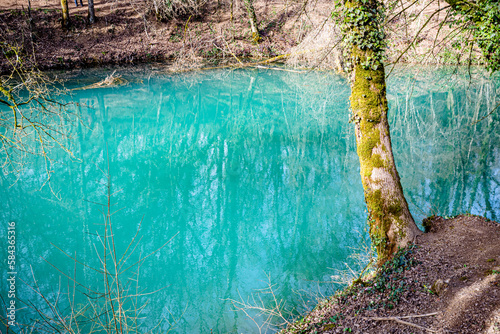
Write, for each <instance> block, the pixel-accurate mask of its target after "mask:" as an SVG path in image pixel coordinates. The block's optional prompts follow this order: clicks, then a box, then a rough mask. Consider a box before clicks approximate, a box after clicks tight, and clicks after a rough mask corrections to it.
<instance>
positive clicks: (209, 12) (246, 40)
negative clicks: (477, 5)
mask: <svg viewBox="0 0 500 334" xmlns="http://www.w3.org/2000/svg"><path fill="white" fill-rule="evenodd" d="M28 1H31V2H30V4H31V7H30V8H31V10H29V11H28ZM79 1H81V0H79ZM147 1H148V0H127V1H117V0H95V1H94V3H95V13H96V20H97V21H96V23H95V24H93V25H90V24H88V22H87V6H86V4H87V3H86V1H84V6H83V7H82V6H78V7H76V6H75V3H74V0H70V1H68V3H69V15H70V22H71V24H70V28H69V29H68V30H63V29H62V28H61V9H60V3H59V1H55V0H0V35H1V36H0V42H1V43H5V44H7V45H10V46H13V47H16V48H17V49H18V50H21V51H22V53H23V54H24V55H27V57H26V58H29V59H31V61H33V62H35V61H36V64H37V65H38V68H40V69H42V70H47V69H56V68H57V69H73V68H82V67H98V66H110V65H115V64H119V65H126V64H138V63H145V62H148V63H149V62H160V63H166V64H168V65H169V66H170V69H171V70H172V71H182V70H193V69H199V68H202V67H213V66H221V65H227V64H236V65H239V64H242V63H245V64H248V63H253V64H256V63H258V62H263V61H266V60H269V59H272V60H280V61H285V60H286V62H287V65H291V66H305V67H319V68H326V69H332V68H333V69H337V70H338V69H339V68H340V67H341V66H342V59H341V58H342V56H341V55H342V51H341V49H340V48H339V45H340V44H339V43H338V42H339V32H338V28H336V27H335V25H334V24H333V22H332V20H331V19H329V18H330V13H331V12H332V9H333V7H334V4H333V2H332V1H329V0H316V1H302V0H300V1H299V0H254V6H255V11H256V13H257V18H258V21H259V30H260V33H261V36H262V40H261V42H260V43H259V44H254V43H253V42H252V38H251V31H250V28H249V24H248V20H247V16H246V12H245V10H244V8H243V5H242V2H241V1H234V2H233V4H234V5H233V6H231V5H230V4H231V1H228V0H218V1H207V5H206V6H205V8H204V13H205V14H203V15H199V16H197V17H194V16H193V17H180V18H177V19H172V20H170V21H168V22H165V21H158V20H156V19H155V15H154V12H153V11H152V10H151V8H149V7H151V5H149V7H148V5H147ZM397 6H401V8H399V7H397ZM397 6H396V7H394V8H393V9H392V11H393V12H398V11H400V12H401V10H402V9H403V8H404V11H403V12H404V15H403V14H401V15H395V16H394V17H393V18H389V19H388V24H387V26H386V32H387V35H388V45H387V46H388V48H387V57H388V58H387V60H388V61H389V62H390V61H396V60H397V61H398V62H406V63H418V64H468V63H469V59H471V60H472V62H473V63H476V62H477V59H478V58H477V55H478V52H477V50H476V49H474V48H473V49H471V50H469V49H468V47H467V43H466V42H464V40H466V38H464V36H461V35H460V34H457V32H456V29H454V28H453V29H451V28H449V27H448V24H447V20H448V15H447V14H446V12H445V11H443V8H442V6H443V4H442V2H439V1H436V0H423V1H418V2H414V1H409V0H404V1H400V2H397ZM5 44H4V45H5ZM276 56H279V57H278V58H275V57H276ZM10 70H11V66H10V65H9V63H8V61H7V58H5V57H4V55H2V56H0V73H9V71H10Z"/></svg>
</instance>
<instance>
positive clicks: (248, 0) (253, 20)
mask: <svg viewBox="0 0 500 334" xmlns="http://www.w3.org/2000/svg"><path fill="white" fill-rule="evenodd" d="M243 2H244V3H245V8H246V10H247V14H248V21H249V22H250V29H251V30H252V40H253V41H254V42H255V43H259V42H260V33H259V29H258V28H257V27H258V24H257V16H256V15H255V9H254V7H253V0H243Z"/></svg>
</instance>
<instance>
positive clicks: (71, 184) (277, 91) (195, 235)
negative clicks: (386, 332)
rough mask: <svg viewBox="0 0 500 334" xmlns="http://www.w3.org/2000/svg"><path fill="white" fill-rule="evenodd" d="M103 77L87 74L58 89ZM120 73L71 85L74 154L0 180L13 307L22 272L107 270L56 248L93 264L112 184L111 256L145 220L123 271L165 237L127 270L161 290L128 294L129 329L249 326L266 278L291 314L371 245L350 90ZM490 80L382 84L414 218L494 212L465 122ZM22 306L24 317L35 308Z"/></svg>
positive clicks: (29, 278) (59, 278)
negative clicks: (110, 81) (248, 305)
mask: <svg viewBox="0 0 500 334" xmlns="http://www.w3.org/2000/svg"><path fill="white" fill-rule="evenodd" d="M107 74H109V73H107V72H105V73H99V72H93V71H86V72H83V73H81V74H80V75H79V76H76V77H75V78H74V79H73V80H72V81H71V82H69V83H68V86H69V87H70V88H76V87H82V86H85V85H86V84H88V83H90V82H95V81H98V80H100V79H102V78H104V77H105V76H106V75H107ZM124 77H125V78H126V79H127V80H128V81H129V83H128V84H127V85H124V86H121V87H113V88H101V89H86V90H75V91H74V94H73V96H71V100H73V101H75V102H77V103H79V106H76V107H74V110H75V111H77V112H79V113H80V114H81V119H82V122H81V123H78V122H77V123H75V124H74V125H72V127H71V130H70V134H71V136H72V141H71V149H72V152H73V154H74V157H73V158H70V157H69V156H68V155H67V154H66V153H63V152H59V151H54V152H53V153H52V154H51V157H52V159H53V161H52V164H51V170H53V173H52V174H51V179H50V183H48V184H45V182H46V180H47V172H46V168H45V164H44V160H43V159H41V158H32V161H30V163H29V164H27V165H26V167H25V169H24V170H23V172H22V173H21V175H19V180H17V182H15V178H14V175H9V176H2V179H1V182H2V187H1V190H0V199H1V203H0V219H1V221H2V226H6V223H7V222H9V221H16V223H17V233H18V244H17V247H18V268H17V269H18V277H19V280H18V297H19V299H21V300H24V301H28V300H30V301H32V302H33V303H34V304H39V305H43V304H44V303H43V300H42V299H41V298H40V297H39V296H37V294H36V293H35V292H34V291H33V290H32V289H30V288H28V287H27V286H26V285H25V283H22V282H21V281H20V280H23V281H24V282H26V283H28V284H30V285H32V286H33V276H34V277H35V278H36V279H37V283H38V285H39V288H40V291H42V292H43V293H44V294H45V295H46V296H49V298H56V296H57V293H58V291H59V290H60V289H61V290H62V291H66V290H65V289H67V288H68V286H70V287H71V284H69V285H68V282H70V283H71V281H68V279H67V278H66V277H65V276H64V275H61V272H62V273H65V274H67V275H68V276H70V277H75V276H76V278H77V281H78V282H83V283H84V284H85V285H86V286H89V287H92V288H95V289H96V290H98V289H99V288H101V287H102V275H98V274H96V273H95V272H94V271H92V270H90V269H89V268H85V267H82V266H80V265H76V270H75V263H74V261H72V260H71V259H69V258H68V257H67V256H65V255H64V254H63V253H62V252H61V250H62V251H64V252H66V253H67V254H72V255H73V256H74V255H75V254H76V257H77V258H78V259H79V261H81V262H82V263H85V264H87V265H88V266H92V267H98V266H99V258H98V257H96V256H95V249H97V250H100V249H101V248H100V247H101V246H100V241H99V237H98V235H102V234H103V229H104V226H103V221H104V220H103V216H102V211H104V212H106V207H105V206H102V205H100V204H99V203H103V204H105V203H106V202H107V193H108V190H109V191H110V192H111V193H113V196H112V197H111V204H112V207H111V211H113V212H115V211H116V213H114V214H113V216H112V218H111V221H112V224H113V234H114V236H115V242H116V244H115V247H116V250H117V253H119V254H121V253H122V252H124V251H125V250H126V249H127V246H128V244H129V242H130V240H131V238H132V237H133V236H134V235H135V234H136V231H137V229H138V228H139V227H140V229H139V233H138V235H139V236H138V238H137V239H136V241H138V246H137V248H136V249H135V253H134V255H133V256H132V257H131V258H130V263H132V264H133V263H134V262H135V260H137V259H138V258H139V257H140V256H142V257H144V256H146V255H148V254H150V253H151V252H154V251H155V250H157V249H158V248H160V247H161V246H162V245H163V244H164V243H165V242H166V241H168V240H170V239H171V238H172V239H171V241H170V242H169V243H168V244H167V245H166V246H165V247H163V248H161V249H160V250H159V251H158V252H156V253H154V255H152V256H150V257H149V258H147V259H146V260H145V261H144V262H143V263H141V265H140V267H139V268H136V267H134V269H133V270H131V271H130V272H133V273H137V275H135V276H134V275H132V276H130V275H129V276H126V277H127V278H131V277H134V278H137V277H139V279H138V282H139V283H138V284H136V283H134V284H129V286H128V289H129V290H128V291H132V290H131V289H132V287H133V288H134V289H137V290H136V291H139V292H140V293H144V292H148V291H157V292H156V293H154V294H152V295H141V296H140V297H138V298H137V300H138V303H139V304H141V305H142V303H144V302H148V304H147V306H146V307H145V308H144V309H142V311H141V312H142V313H141V314H142V315H143V316H144V317H145V319H144V320H142V321H141V322H140V327H141V329H142V330H152V329H153V328H154V326H155V325H156V324H157V323H158V321H159V320H161V323H160V325H159V327H158V328H157V329H159V330H161V331H167V330H168V329H173V331H174V332H178V333H207V332H209V331H210V330H212V331H213V332H214V333H216V332H217V333H218V332H220V333H236V332H247V333H248V332H256V331H258V329H257V327H256V325H255V324H254V322H253V321H252V320H251V319H249V318H248V317H246V316H245V314H244V313H243V312H235V311H234V306H233V304H232V303H231V300H238V301H241V300H243V301H245V302H246V301H249V298H250V302H252V303H253V301H254V300H256V301H257V302H260V299H251V297H252V296H254V297H255V296H257V298H259V297H260V298H262V299H261V300H262V302H263V303H264V304H265V305H266V306H270V307H272V306H273V298H272V295H270V294H266V293H264V294H262V293H261V294H259V292H258V291H259V289H263V288H266V287H267V283H268V282H269V280H270V281H271V282H272V284H275V286H274V289H275V291H276V293H277V294H278V295H279V298H280V299H283V301H284V302H285V303H286V306H287V307H288V308H289V309H293V308H296V309H297V310H298V311H303V310H304V309H306V308H307V307H310V306H312V305H314V300H313V297H314V296H316V295H318V294H328V293H331V292H332V291H333V290H334V289H335V288H336V285H333V284H330V283H324V282H328V281H330V280H331V276H332V275H335V274H337V272H336V270H338V269H345V264H344V263H348V264H349V265H350V266H353V267H355V265H356V264H355V263H354V262H355V261H354V260H353V259H351V258H349V256H350V255H351V254H352V253H353V252H355V250H356V249H358V248H359V247H361V246H362V245H363V243H364V242H365V241H366V232H365V220H366V214H365V205H364V201H363V191H362V187H361V182H360V177H359V166H358V160H357V155H356V151H355V140H354V134H353V126H352V124H349V122H348V120H349V111H348V97H349V93H350V92H349V87H348V84H347V82H346V81H345V80H344V79H342V78H341V77H339V76H337V75H334V74H328V73H291V72H286V71H272V70H262V69H261V70H231V71H227V70H218V71H207V72H199V73H188V74H183V75H170V76H169V75H163V74H158V73H157V72H155V71H153V70H145V71H143V72H138V73H134V74H133V75H132V74H127V73H125V72H124ZM498 87H499V81H498V80H496V79H491V78H487V77H486V76H483V75H481V74H475V77H474V80H473V81H472V83H471V82H470V80H469V79H468V77H467V74H456V73H453V71H448V70H446V69H436V68H424V69H421V70H420V73H417V71H413V70H405V71H400V72H398V73H397V74H396V75H393V76H392V77H391V78H390V84H389V89H388V96H389V100H390V108H391V112H390V122H391V131H392V141H393V145H394V153H395V159H396V162H397V165H398V169H399V172H400V175H401V179H402V183H403V187H404V189H405V194H406V196H407V199H408V201H409V203H410V207H411V211H412V213H413V214H414V216H415V218H416V219H417V220H418V221H420V220H421V219H422V218H424V217H425V216H428V215H430V214H439V215H444V216H451V215H455V214H458V213H463V212H470V213H473V214H480V215H485V216H486V217H488V218H490V219H498V217H499V214H500V203H499V198H500V186H499V185H500V183H499V182H500V151H499V146H500V145H499V144H500V138H499V133H500V131H499V124H500V123H499V120H498V115H497V114H494V115H493V116H492V117H489V118H487V119H486V120H484V121H481V122H479V123H476V124H474V125H472V123H473V122H474V121H476V120H478V119H479V118H481V117H482V116H484V115H486V114H487V113H488V112H489V110H491V109H492V108H493V107H494V106H495V105H496V103H498V98H497V97H496V95H497V92H498ZM108 173H109V176H110V179H109V180H110V182H108V179H107V175H108ZM44 184H45V186H43V185H44ZM108 185H110V188H109V189H108ZM42 186H43V187H42ZM40 188H41V190H40ZM0 238H2V239H4V240H5V238H6V228H3V229H2V230H0ZM139 239H140V241H139ZM59 249H60V250H59ZM2 252H4V250H3V249H2ZM4 254H5V252H4V253H2V255H4ZM3 258H6V257H5V256H3ZM47 261H48V262H50V263H52V264H54V265H55V266H56V267H57V268H58V270H59V271H58V270H56V269H54V268H53V267H52V266H51V265H50V264H48V263H47ZM30 268H33V274H32V273H31V269H30ZM130 272H129V273H130ZM2 273H3V277H5V276H6V269H2ZM127 275H128V274H127ZM129 283H130V282H129ZM60 287H61V288H60ZM4 288H5V285H1V286H0V289H4ZM70 290H71V289H70ZM77 290H78V289H77ZM80 290H82V289H80ZM0 291H1V293H2V296H4V295H5V294H6V290H0ZM4 298H5V297H4ZM63 299H64V298H62V297H61V301H60V303H61V305H65V304H64V303H65V301H64V300H63ZM66 299H67V296H66ZM78 302H80V303H84V302H85V299H84V298H81V299H78ZM66 306H68V305H67V304H66ZM40 307H43V306H40ZM19 314H20V315H19V317H20V319H23V320H24V321H26V322H30V321H33V320H32V317H34V316H35V315H34V314H33V313H32V312H30V311H29V310H22V311H20V312H19ZM250 314H251V315H252V316H254V317H255V316H256V312H252V311H250ZM256 319H257V323H258V324H259V325H262V321H263V319H261V318H256ZM174 323H175V325H173V324H174Z"/></svg>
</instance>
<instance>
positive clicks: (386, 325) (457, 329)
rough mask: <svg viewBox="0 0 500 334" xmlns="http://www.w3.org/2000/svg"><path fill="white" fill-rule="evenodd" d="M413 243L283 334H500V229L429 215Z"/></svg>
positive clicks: (465, 218) (472, 219)
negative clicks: (425, 230) (426, 228)
mask: <svg viewBox="0 0 500 334" xmlns="http://www.w3.org/2000/svg"><path fill="white" fill-rule="evenodd" d="M429 223H430V226H431V228H430V231H429V232H428V233H425V234H423V235H421V236H420V237H419V238H418V242H417V245H416V246H415V247H413V248H411V249H409V250H407V251H405V252H401V253H399V254H398V255H397V256H396V257H395V259H394V260H393V261H391V262H389V263H387V264H386V266H385V267H384V268H383V269H381V271H380V272H379V273H378V275H377V276H376V277H375V278H371V279H365V280H364V281H363V282H362V283H358V284H355V285H352V286H351V287H350V288H347V289H346V290H344V291H343V292H342V293H339V294H338V295H337V296H335V297H332V298H331V299H330V300H327V301H324V302H322V303H320V304H319V305H318V306H317V307H316V309H315V310H313V311H312V312H311V313H310V314H309V315H308V316H306V317H305V318H304V319H302V320H301V321H299V322H297V323H295V324H294V325H293V326H291V327H289V328H288V329H287V330H285V331H284V333H346V332H349V333H351V332H352V333H430V332H435V333H488V334H492V333H500V242H499V240H500V224H498V223H496V222H492V221H488V220H486V219H484V218H481V217H475V216H458V217H455V218H451V219H444V218H441V217H434V218H432V219H430V220H429Z"/></svg>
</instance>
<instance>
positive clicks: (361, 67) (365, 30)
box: [345, 0, 421, 263]
mask: <svg viewBox="0 0 500 334" xmlns="http://www.w3.org/2000/svg"><path fill="white" fill-rule="evenodd" d="M345 6H350V9H349V10H350V11H351V12H352V13H357V14H355V15H359V22H357V23H355V24H352V25H351V30H352V31H351V32H350V33H351V36H353V38H354V39H353V40H354V41H355V42H354V43H353V44H351V48H350V52H351V59H352V63H351V66H352V73H351V74H352V77H351V97H350V102H351V110H352V113H353V115H352V116H353V117H352V120H353V122H354V123H355V133H356V144H357V153H358V156H359V162H360V167H361V181H362V183H363V188H364V193H365V201H366V206H367V208H368V215H369V217H368V218H369V232H370V237H371V239H372V243H373V244H374V246H375V247H376V249H377V253H378V257H379V262H380V263H383V262H385V261H386V260H387V259H389V258H390V256H391V255H392V254H393V253H394V252H395V251H397V249H398V247H404V246H406V245H407V244H408V243H409V242H412V241H414V240H415V237H416V236H417V235H418V234H420V233H421V232H420V230H419V229H418V228H417V226H416V224H415V222H414V220H413V217H412V216H411V214H410V211H409V209H408V204H407V202H406V199H405V197H404V194H403V188H402V186H401V182H400V178H399V175H398V172H397V170H396V165H395V163H394V157H393V154H392V146H391V137H390V132H389V123H388V120H387V111H388V106H387V98H386V82H385V70H384V66H383V63H382V57H381V56H379V55H377V53H381V52H383V47H382V46H383V39H384V35H383V32H381V29H382V28H381V27H380V22H381V21H382V20H381V19H380V20H378V19H377V18H374V17H373V15H374V13H378V8H379V7H380V6H381V4H380V3H378V2H377V1H376V0H364V1H349V2H346V3H345ZM376 15H381V13H378V14H376ZM374 22H375V23H376V22H378V23H377V24H374ZM365 23H366V25H365V26H363V27H360V25H363V24H365ZM379 32H381V33H379Z"/></svg>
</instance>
